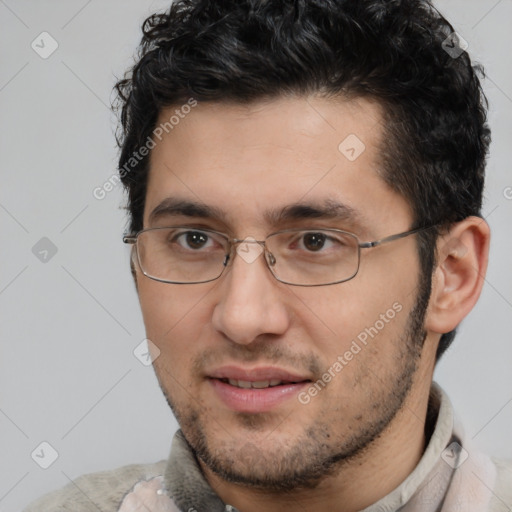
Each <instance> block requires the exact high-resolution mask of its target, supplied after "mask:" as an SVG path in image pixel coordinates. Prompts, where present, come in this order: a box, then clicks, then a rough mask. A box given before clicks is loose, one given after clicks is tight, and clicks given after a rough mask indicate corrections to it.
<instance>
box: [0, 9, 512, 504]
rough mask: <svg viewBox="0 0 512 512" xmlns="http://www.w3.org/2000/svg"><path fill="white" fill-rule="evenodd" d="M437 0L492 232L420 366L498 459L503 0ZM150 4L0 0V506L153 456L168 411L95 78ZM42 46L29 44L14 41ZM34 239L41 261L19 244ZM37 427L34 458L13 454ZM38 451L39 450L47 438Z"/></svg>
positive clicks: (506, 327)
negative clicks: (477, 293)
mask: <svg viewBox="0 0 512 512" xmlns="http://www.w3.org/2000/svg"><path fill="white" fill-rule="evenodd" d="M437 5H438V7H439V8H440V10H441V11H442V12H444V13H445V14H446V15H447V16H448V18H449V19H450V20H451V21H452V23H453V24H454V25H455V27H456V29H457V30H458V32H459V33H460V34H461V35H462V36H463V37H464V39H466V40H467V41H468V43H469V51H470V52H471V53H472V55H473V57H474V58H476V60H478V61H481V62H483V63H484V64H485V65H486V70H487V73H488V79H487V80H486V81H485V90H486V93H487V94H488V98H489V100H490V104H491V110H490V123H491V127H492V129H493V144H492V148H491V158H490V160H489V165H488V178H487V189H486V203H485V210H484V211H485V215H486V217H487V220H488V222H489V223H490V225H491V228H492V233H493V238H492V248H491V263H490V268H489V272H488V276H487V281H486V285H485V288H484V291H483V295H482V297H481V300H480V302H479V304H478V306H477V307H476V309H475V310H474V311H473V313H472V314H471V315H470V317H469V318H468V319H467V320H466V321H465V322H464V324H463V326H462V328H461V330H460V333H459V335H458V337H457V340H456V342H455V344H454V346H453V348H452V349H451V350H450V351H449V353H448V354H447V355H446V356H445V358H444V359H443V361H442V362H441V363H440V365H439V367H438V369H437V377H436V378H437V380H438V381H439V382H440V383H441V385H442V386H443V387H444V388H445V389H446V390H447V392H448V393H449V395H450V397H451V399H452V401H453V403H454V405H455V407H456V410H457V411H458V415H459V417H460V418H461V420H462V421H463V423H464V424H465V427H466V430H467V432H468V433H469V435H470V436H472V437H474V438H475V441H476V442H477V444H478V445H479V446H480V447H482V448H483V449H484V450H486V451H487V452H489V453H491V454H494V455H499V456H507V457H512V443H511V441H510V433H511V425H512V372H511V362H512V321H511V316H512V315H511V313H512V269H511V265H510V261H511V259H512V242H511V240H512V237H511V231H510V225H511V219H512V200H511V199H507V197H506V196H507V195H508V197H509V198H511V197H512V188H507V187H512V173H511V169H510V162H511V157H512V144H511V131H512V130H511V118H512V116H511V113H512V99H511V98H512V72H511V70H512V66H511V59H510V54H511V46H512V37H511V31H510V22H511V20H512V1H511V0H500V1H497V0H485V1H482V0H471V1H468V0H449V1H448V0H445V1H439V2H437ZM164 6H167V2H163V1H159V2H156V1H153V2H141V1H139V2H137V1H135V0H130V1H126V0H109V1H103V2H100V1H99V0H89V1H86V0H68V1H66V2H64V1H57V0H53V1H52V0H44V1H41V0H38V1H36V0H31V1H29V0H0V20H1V30H0V45H1V49H2V54H1V55H2V59H1V69H0V102H1V117H0V123H1V136H0V163H1V172H2V180H1V188H0V219H1V227H2V231H1V235H2V238H1V248H2V249H1V266H0V268H1V271H0V308H1V333H2V346H1V357H0V365H1V369H0V465H1V466H0V512H8V511H9V512H10V511H13V512H14V511H17V510H20V508H22V507H23V506H24V505H26V504H27V503H28V502H30V501H32V500H33V499H34V498H36V497H38V496H39V495H41V494H42V493H44V492H47V491H49V490H51V489H55V488H58V487H61V486H63V485H65V484H67V483H68V482H69V481H70V479H74V478H76V477H77V476H79V475H81V474H83V473H86V472H92V471H98V470H102V469H109V468H113V467H117V466H120V465H124V464H129V463H134V462H154V461H157V460H160V459H163V458H166V457H167V455H168V452H169V448H170V442H171V437H172V434H173V432H174V431H175V429H176V422H175V420H174V418H173V416H172V414H171V413H170V411H169V410H168V407H167V405H166V403H165V401H164V399H163V397H162V396H161V392H160V389H159V388H158V385H157V382H156V379H155V377H154V375H153V371H152V369H151V367H145V366H143V365H142V364H141V363H140V362H139V360H138V359H136V357H135V356H134V355H133V350H134V349H135V347H137V346H138V345H139V344H140V343H141V341H142V340H143V339H144V328H143V323H142V318H141V314H140V312H139V307H138V301H137V297H136V294H135V289H134V286H133V283H132V281H131V276H130V273H129V267H128V251H127V248H126V247H125V246H124V245H123V244H122V243H121V235H122V233H123V231H124V229H125V227H126V217H125V212H124V210H123V209H122V208H121V206H122V205H123V204H124V198H123V195H122V192H121V188H120V187H117V188H115V190H113V191H112V192H110V193H109V194H107V196H106V198H105V199H103V200H97V199H95V198H94V197H93V190H94V189H95V188H96V187H98V186H101V185H102V184H103V183H104V182H105V181H106V180H107V179H108V178H109V177H110V176H111V175H112V174H113V173H114V172H115V164H116V156H117V152H116V148H115V144H114V137H113V130H114V127H115V118H114V116H113V115H112V114H111V113H110V112H109V109H108V105H109V104H110V99H111V89H112V86H113V84H114V82H115V76H120V75H121V74H122V73H123V72H124V70H125V68H126V67H127V66H128V65H129V64H130V62H131V56H132V54H133V52H134V49H135V47H136V44H137V43H138V41H139V38H140V25H141V23H142V21H143V19H144V18H145V17H146V16H147V15H148V14H149V13H151V12H153V11H155V10H158V9H161V8H163V7H164ZM43 31H47V32H49V33H50V34H51V36H52V37H53V38H54V39H55V40H56V41H57V42H58V44H59V47H58V49H57V50H56V51H55V53H53V54H52V55H51V56H50V57H49V58H47V59H42V58H41V57H40V56H39V55H38V54H37V53H36V52H35V51H34V50H33V49H32V48H31V42H32V41H33V40H34V39H35V38H36V37H37V36H38V35H39V34H40V33H41V32H43ZM42 237H47V238H49V239H50V240H51V241H52V242H53V244H55V246H56V247H57V253H56V254H55V255H54V256H53V257H51V258H49V257H48V259H49V261H47V262H46V263H43V262H41V261H40V260H39V259H38V258H36V256H35V255H34V254H33V252H32V248H33V246H34V245H35V244H36V243H37V242H38V241H39V240H40V239H41V238H42ZM43 441H46V442H48V443H50V444H51V445H52V446H53V447H54V448H55V450H56V451H57V452H58V454H59V456H58V459H57V460H56V461H55V463H54V464H53V465H51V466H50V467H49V468H48V469H46V470H44V469H41V468H40V467H39V466H38V465H37V464H36V462H34V460H33V459H32V458H31V453H32V452H33V450H34V449H36V447H38V446H39V445H40V443H41V442H43ZM43 451H44V457H43V456H42V455H41V451H40V450H39V451H38V452H37V453H39V455H40V457H39V458H37V457H36V460H38V461H39V462H44V460H43V459H44V458H45V457H46V458H47V457H49V453H50V452H49V451H48V449H46V450H44V449H43Z"/></svg>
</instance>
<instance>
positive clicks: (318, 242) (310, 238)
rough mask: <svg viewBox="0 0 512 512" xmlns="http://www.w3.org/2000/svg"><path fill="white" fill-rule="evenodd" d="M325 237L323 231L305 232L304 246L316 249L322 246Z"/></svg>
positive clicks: (311, 249) (310, 249)
mask: <svg viewBox="0 0 512 512" xmlns="http://www.w3.org/2000/svg"><path fill="white" fill-rule="evenodd" d="M326 238H327V237H326V235H324V234H323V233H307V234H306V235H304V247H306V249H308V250H309V251H318V250H320V249H322V248H323V247H324V245H325V239H326Z"/></svg>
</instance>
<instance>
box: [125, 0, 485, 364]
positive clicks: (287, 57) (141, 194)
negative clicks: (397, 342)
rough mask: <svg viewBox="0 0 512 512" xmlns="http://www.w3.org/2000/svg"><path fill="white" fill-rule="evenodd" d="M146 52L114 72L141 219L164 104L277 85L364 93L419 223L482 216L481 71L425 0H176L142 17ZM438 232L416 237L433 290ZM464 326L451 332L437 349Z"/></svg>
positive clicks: (135, 227)
mask: <svg viewBox="0 0 512 512" xmlns="http://www.w3.org/2000/svg"><path fill="white" fill-rule="evenodd" d="M142 28H143V38H142V41H141V44H140V47H139V53H138V59H137V62H136V64H135V65H134V66H133V68H132V69H131V70H129V71H128V73H127V74H126V76H125V77H124V78H123V79H121V80H120V81H119V82H118V83H117V84H116V91H117V99H118V103H117V105H116V108H118V109H120V110H121V115H120V120H121V123H120V132H119V133H118V137H117V139H118V144H119V146H120V150H121V151H120V158H119V172H120V176H121V179H122V182H123V184H124V186H125V188H126V190H127V192H128V210H129V213H130V228H131V231H132V232H137V231H139V230H141V229H142V227H143V225H142V218H143V210H144V202H145V196H146V185H147V176H148V170H149V169H148V167H149V156H145V157H143V158H141V157H138V158H137V159H134V158H133V155H134V154H137V155H138V154H139V153H138V150H139V149H140V148H141V147H142V146H144V145H145V144H146V141H147V140H148V137H150V136H151V135H152V132H153V130H154V129H155V126H156V123H157V118H158V116H159V114H160V112H161V110H162V109H163V108H164V107H168V106H172V105H180V104H185V103H187V101H188V100H190V98H194V99H195V100H196V101H199V102H201V101H209V102H212V101H213V102H237V103H250V102H254V101H257V100H262V99H272V98H277V97H280V96H305V95H309V94H317V95H320V96H324V97H339V96H341V97H345V98H354V97H367V98H372V99H375V100H377V101H378V102H379V103H380V104H381V105H382V106H383V110H384V131H385V135H386V136H385V137H384V139H385V144H382V148H381V150H382V172H381V174H382V178H383V179H384V180H385V181H386V182H387V183H388V184H389V185H390V186H391V187H392V188H393V189H394V190H396V191H397V192H398V193H400V194H402V195H403V196H404V197H405V198H406V199H407V200H408V202H409V203H410V205H411V207H412V210H413V214H414V223H415V227H419V226H429V225H439V226H446V225H449V224H451V223H453V222H457V221H460V220H462V219H464V218H466V217H468V216H470V215H477V216H478V215H480V212H481V204H482V193H483V186H484V171H485V160H486V155H487V151H488V147H489V143H490V131H489V128H488V126H487V123H486V112H487V102H486V99H485V96H484V94H483V91H482V88H481V84H480V80H479V76H478V75H479V74H483V71H482V68H481V67H480V66H475V67H473V66H472V65H471V60H470V58H469V56H468V54H467V53H466V52H465V51H462V50H460V51H456V53H454V52H453V51H451V52H450V51H449V50H450V48H452V47H453V48H454V49H455V50H459V49H458V47H457V45H456V42H457V37H456V36H454V35H453V34H454V29H453V27H452V25H451V24H450V23H449V22H448V21H447V20H446V19H445V18H444V17H443V16H442V15H441V14H440V13H439V12H438V11H437V9H436V8H435V7H434V6H433V5H432V3H431V2H430V1H428V0H215V1H212V0H176V1H175V2H174V3H172V5H171V7H170V9H169V11H168V12H166V13H164V14H155V15H153V16H151V17H149V18H148V19H146V21H145V22H144V24H143V27H142ZM438 234H439V231H438V230H437V229H434V230H428V231H426V232H424V233H422V234H420V235H418V251H419V257H420V261H421V266H422V275H423V278H424V282H423V288H424V290H426V292H427V294H428V296H429V295H430V290H431V276H432V272H433V269H434V267H435V242H436V239H437V236H438ZM454 335H455V331H453V332H451V333H447V334H444V335H443V336H442V338H441V342H440V345H439V348H438V352H437V358H439V357H440V356H441V355H442V353H443V352H444V351H445V350H446V348H447V347H448V346H449V344H450V343H451V341H452V340H453V337H454Z"/></svg>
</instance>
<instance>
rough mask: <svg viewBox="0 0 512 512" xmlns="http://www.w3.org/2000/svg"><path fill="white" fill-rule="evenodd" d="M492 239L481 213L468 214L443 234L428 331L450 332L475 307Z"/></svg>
mask: <svg viewBox="0 0 512 512" xmlns="http://www.w3.org/2000/svg"><path fill="white" fill-rule="evenodd" d="M489 241H490V229H489V225H488V224H487V223H486V222H485V220H484V219H481V218H480V217H468V218H466V219H464V220H463V221H461V222H458V223H457V224H455V225H453V226H452V227H451V228H450V230H449V231H448V232H447V233H445V234H443V235H441V236H440V238H439V240H438V243H437V265H436V269H435V271H434V275H433V278H432V293H431V296H430V303H429V308H428V313H427V318H426V321H425V327H426V329H427V331H433V332H435V333H438V334H444V333H447V332H450V331H452V330H453V329H455V328H456V327H457V325H459V323H460V322H461V321H462V320H463V318H464V317H465V316H466V315H467V314H468V313H469V312H470V311H471V309H472V308H473V306H474V305H475V303H476V301H477V300H478V297H479V296H480V292H481V291H482V287H483V284H484V277H485V273H486V270H487V261H488V254H489Z"/></svg>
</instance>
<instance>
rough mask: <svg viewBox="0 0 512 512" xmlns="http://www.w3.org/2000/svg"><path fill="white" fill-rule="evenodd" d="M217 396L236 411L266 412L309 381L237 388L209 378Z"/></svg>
mask: <svg viewBox="0 0 512 512" xmlns="http://www.w3.org/2000/svg"><path fill="white" fill-rule="evenodd" d="M209 381H210V384H211V385H212V387H213V389H214V390H215V392H216V393H217V395H218V396H219V398H220V399H221V400H222V401H223V402H224V403H225V404H226V405H227V406H228V407H229V408H230V409H233V410H235V411H238V412H247V413H259V412H267V411H270V410H272V409H274V408H275V407H277V406H278V405H280V404H282V403H283V402H285V401H286V400H289V399H290V398H293V397H296V396H297V395H298V393H299V392H300V391H301V389H303V388H304V387H306V386H308V385H309V384H310V383H309V382H298V383H296V384H283V385H280V386H273V387H269V388H263V389H255V388H248V389H247V388H239V387H237V386H232V385H231V384H229V383H227V382H223V381H221V380H219V379H209Z"/></svg>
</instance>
